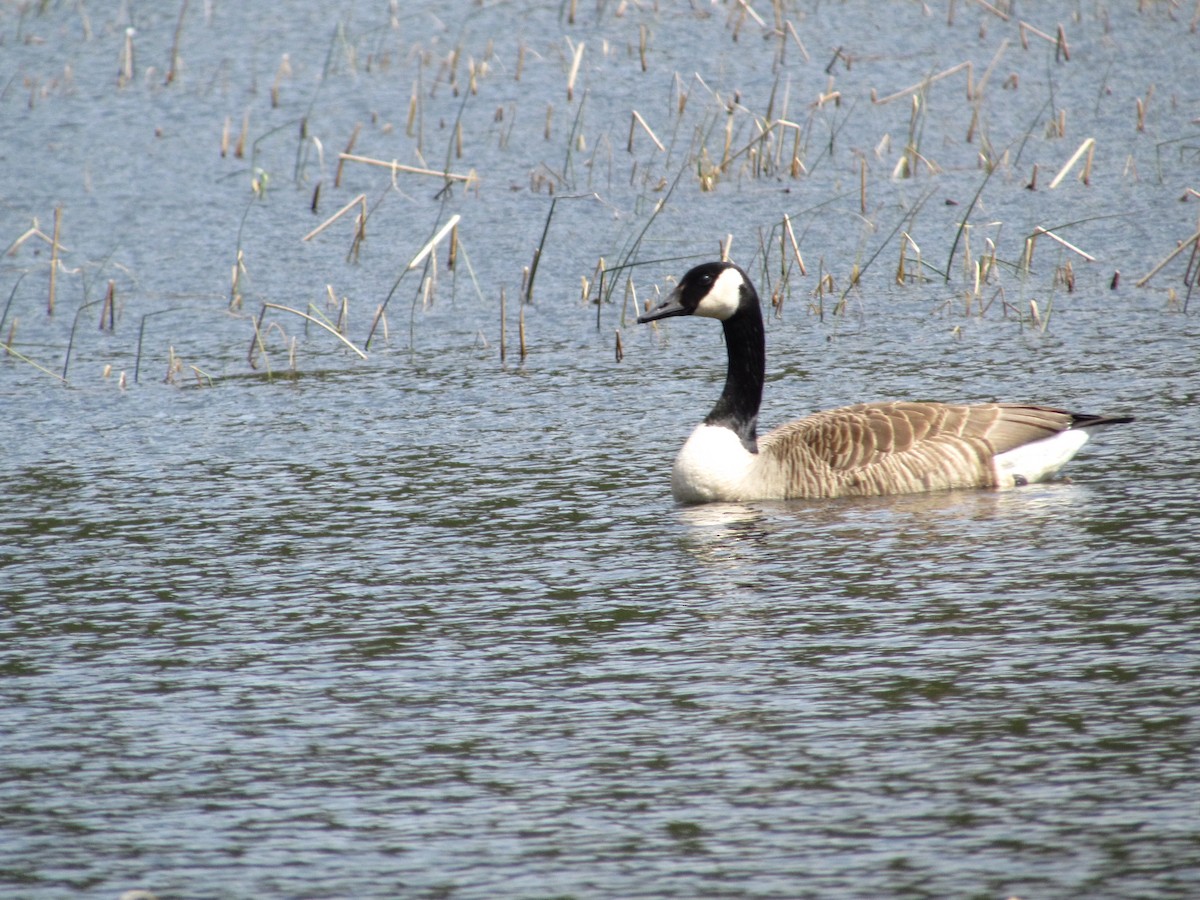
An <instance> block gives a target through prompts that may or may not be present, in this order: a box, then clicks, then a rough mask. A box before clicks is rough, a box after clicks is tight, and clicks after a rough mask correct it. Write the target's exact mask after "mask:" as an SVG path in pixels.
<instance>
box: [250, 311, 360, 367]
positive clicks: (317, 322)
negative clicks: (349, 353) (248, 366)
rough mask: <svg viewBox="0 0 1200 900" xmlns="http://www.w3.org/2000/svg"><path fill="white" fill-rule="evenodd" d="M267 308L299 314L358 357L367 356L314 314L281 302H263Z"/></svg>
mask: <svg viewBox="0 0 1200 900" xmlns="http://www.w3.org/2000/svg"><path fill="white" fill-rule="evenodd" d="M267 309H277V310H279V311H280V312H289V313H292V314H293V315H297V316H299V317H300V318H302V319H304V320H305V321H308V322H311V323H312V324H314V325H316V326H317V327H318V328H324V329H325V330H326V331H328V332H329V333H330V334H332V335H333V336H334V337H335V338H337V339H338V340H339V341H341V342H342V343H343V344H345V345H346V346H347V347H349V348H350V349H351V350H353V351H354V352H355V353H357V354H358V355H359V358H361V359H366V358H367V354H365V353H363V352H362V351H361V350H359V349H358V348H357V347H355V346H354V345H353V344H352V343H350V342H349V341H348V340H346V337H345V335H341V334H338V332H337V329H336V328H334V327H333V326H332V325H328V324H326V323H325V322H322V321H321V320H320V319H318V318H317V317H316V316H310V315H309V314H308V313H305V312H301V311H300V310H298V309H293V308H292V307H290V306H283V305H282V304H279V303H264V304H263V310H267ZM261 321H262V316H259V322H260V323H261ZM255 331H256V333H257V331H258V329H255Z"/></svg>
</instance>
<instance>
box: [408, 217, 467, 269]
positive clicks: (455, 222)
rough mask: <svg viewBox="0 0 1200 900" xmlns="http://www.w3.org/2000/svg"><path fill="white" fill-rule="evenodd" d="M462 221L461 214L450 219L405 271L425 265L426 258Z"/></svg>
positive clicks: (427, 242) (426, 243)
mask: <svg viewBox="0 0 1200 900" xmlns="http://www.w3.org/2000/svg"><path fill="white" fill-rule="evenodd" d="M461 220H462V216H461V215H460V214H459V213H455V214H454V215H452V216H451V217H450V221H448V222H447V223H446V224H445V225H443V226H442V227H441V228H439V229H438V231H437V234H435V235H434V236H433V237H431V238H430V239H429V240H428V241H426V242H425V246H424V247H422V248H421V249H420V250H419V251H417V255H416V256H414V257H413V258H412V261H411V262H410V263H409V264H408V265H407V266H406V267H405V271H410V272H411V271H412V270H413V269H415V268H416V267H417V266H419V265H420V264H421V263H423V262H424V261H425V257H427V256H428V255H429V254H430V253H432V252H433V250H434V248H435V247H437V245H438V244H439V243H441V241H442V238H444V237H445V236H446V235H447V234H448V233H449V232H451V231H453V230H454V228H455V226H457V225H458V223H459V222H460V221H461Z"/></svg>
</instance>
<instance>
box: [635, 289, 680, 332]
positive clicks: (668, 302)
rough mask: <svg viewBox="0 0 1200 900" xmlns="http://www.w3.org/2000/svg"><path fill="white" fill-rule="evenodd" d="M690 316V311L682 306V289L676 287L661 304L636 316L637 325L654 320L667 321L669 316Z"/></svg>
mask: <svg viewBox="0 0 1200 900" xmlns="http://www.w3.org/2000/svg"><path fill="white" fill-rule="evenodd" d="M690 314H691V310H690V309H688V308H687V307H686V306H684V305H683V289H682V288H681V287H676V288H675V290H673V291H671V293H669V294H667V298H666V299H665V300H663V302H662V303H660V304H658V306H656V307H654V309H652V310H650V311H649V312H646V313H643V314H642V315H640V316H638V324H645V323H646V322H653V321H654V320H655V319H667V318H670V317H671V316H686V315H690Z"/></svg>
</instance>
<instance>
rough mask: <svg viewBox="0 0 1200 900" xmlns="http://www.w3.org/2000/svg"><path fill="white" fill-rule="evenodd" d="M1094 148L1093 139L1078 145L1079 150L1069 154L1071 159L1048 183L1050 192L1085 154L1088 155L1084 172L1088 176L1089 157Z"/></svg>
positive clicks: (1089, 168) (1094, 140) (1094, 141)
mask: <svg viewBox="0 0 1200 900" xmlns="http://www.w3.org/2000/svg"><path fill="white" fill-rule="evenodd" d="M1095 147H1096V139H1095V138H1088V139H1087V140H1086V141H1084V142H1083V143H1082V144H1080V145H1079V148H1078V149H1077V150H1076V151H1075V152H1074V153H1073V154H1071V158H1070V159H1068V160H1067V161H1066V163H1065V164H1064V165H1063V167H1062V168H1061V169H1059V171H1058V174H1057V175H1055V176H1054V180H1053V181H1051V182H1050V190H1054V189H1055V188H1056V187H1058V185H1059V183H1060V182H1061V181H1062V180H1063V178H1065V177H1066V175H1067V173H1068V172H1070V171H1071V169H1072V167H1074V165H1075V163H1077V162H1079V158H1080V157H1081V156H1083V155H1084V154H1085V153H1086V154H1087V155H1088V164H1087V166H1086V167H1085V171H1086V172H1088V173H1089V174H1090V171H1091V156H1092V153H1093V151H1094V150H1095ZM1085 183H1086V180H1085Z"/></svg>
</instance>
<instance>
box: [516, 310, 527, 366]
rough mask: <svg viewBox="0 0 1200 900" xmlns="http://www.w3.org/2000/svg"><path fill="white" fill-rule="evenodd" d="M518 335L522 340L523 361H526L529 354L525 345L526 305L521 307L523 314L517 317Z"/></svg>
mask: <svg viewBox="0 0 1200 900" xmlns="http://www.w3.org/2000/svg"><path fill="white" fill-rule="evenodd" d="M517 336H518V337H519V338H520V341H521V362H524V361H525V357H526V356H528V355H529V351H528V349H527V348H526V346H525V307H524V306H522V307H521V314H520V315H519V316H518V317H517Z"/></svg>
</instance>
